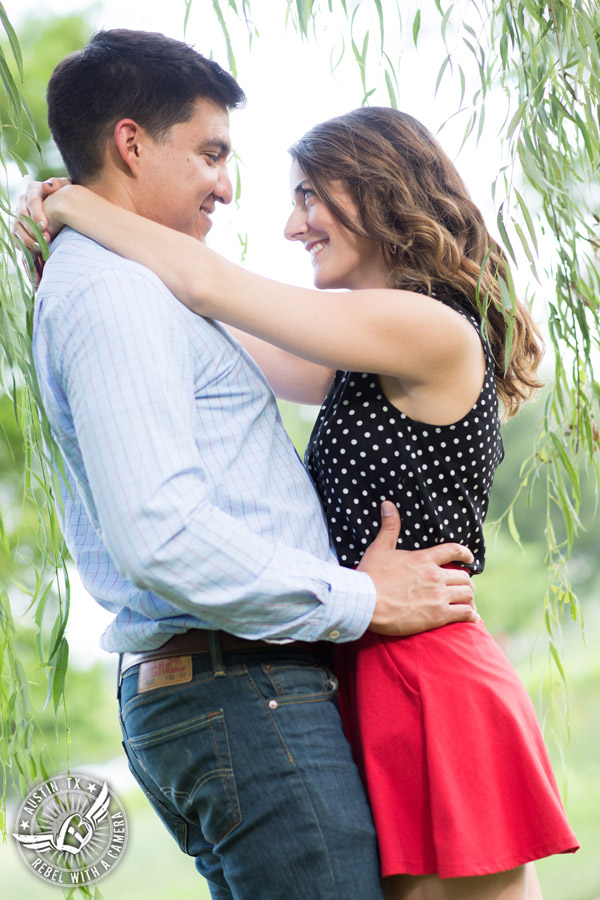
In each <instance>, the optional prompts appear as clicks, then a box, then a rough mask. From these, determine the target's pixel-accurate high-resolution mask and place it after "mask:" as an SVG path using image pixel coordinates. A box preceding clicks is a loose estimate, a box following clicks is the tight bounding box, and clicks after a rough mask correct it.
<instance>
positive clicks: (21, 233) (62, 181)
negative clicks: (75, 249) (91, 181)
mask: <svg viewBox="0 0 600 900" xmlns="http://www.w3.org/2000/svg"><path fill="white" fill-rule="evenodd" d="M68 184H71V182H70V181H69V179H68V178H58V177H57V178H50V179H49V180H48V181H30V182H29V184H28V185H27V188H26V190H25V193H24V194H21V196H20V197H19V200H18V202H17V216H18V218H17V219H16V221H15V225H14V227H13V234H14V235H15V237H17V238H19V239H20V240H21V241H23V243H24V244H25V246H26V247H27V249H28V250H33V251H39V249H40V244H39V240H38V235H36V232H35V230H34V229H33V227H32V223H35V225H36V227H37V228H38V229H39V231H40V232H41V233H42V237H43V238H44V240H45V241H46V242H49V241H51V240H52V238H55V237H56V235H57V234H58V233H59V231H60V230H61V228H62V223H59V222H55V221H53V220H52V217H51V216H48V214H47V210H46V209H45V207H44V200H46V198H47V197H49V196H50V195H51V194H55V193H56V192H57V191H59V190H60V189H61V188H63V187H65V186H66V185H68Z"/></svg>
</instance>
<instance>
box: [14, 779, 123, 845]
mask: <svg viewBox="0 0 600 900" xmlns="http://www.w3.org/2000/svg"><path fill="white" fill-rule="evenodd" d="M109 804H110V794H109V792H108V785H107V784H106V782H105V783H104V785H103V786H102V790H101V791H100V793H99V794H98V796H97V797H96V799H95V800H94V802H93V803H92V805H91V806H90V808H89V809H88V810H87V812H85V813H83V814H82V813H80V812H72V813H71V814H70V815H69V816H67V818H66V819H65V820H64V821H63V822H62V823H61V826H60V828H59V829H58V831H47V832H40V833H38V834H14V832H13V837H15V838H16V839H17V841H19V842H20V843H21V844H23V845H24V846H25V847H27V848H28V849H30V850H36V851H37V852H38V853H42V852H43V851H44V850H57V851H59V852H61V853H70V854H72V855H73V856H76V855H77V854H78V853H81V851H82V850H83V848H84V847H86V846H87V845H88V844H89V842H90V841H91V840H92V838H93V837H94V834H95V833H96V829H97V827H98V825H99V824H100V822H102V820H103V819H104V818H106V815H107V813H108V807H109Z"/></svg>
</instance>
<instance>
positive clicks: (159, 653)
mask: <svg viewBox="0 0 600 900" xmlns="http://www.w3.org/2000/svg"><path fill="white" fill-rule="evenodd" d="M211 634H212V635H213V640H214V638H215V636H216V637H217V640H218V641H219V643H220V647H221V650H224V651H226V650H242V651H244V652H248V651H256V650H260V651H262V652H264V651H265V650H266V651H273V652H275V653H290V651H294V650H303V651H306V652H308V653H312V654H313V656H320V657H327V656H329V655H330V654H331V651H332V647H331V645H330V644H328V643H327V641H315V642H314V643H312V642H310V641H290V642H288V643H287V644H271V643H268V642H267V641H249V640H246V639H245V638H241V637H236V636H235V635H234V634H228V633H227V632H226V631H213V632H210V631H205V630H203V629H192V630H191V631H183V632H181V634H176V635H174V636H173V637H172V638H169V640H168V641H167V642H166V644H163V645H162V646H161V647H156V648H155V649H154V650H141V651H139V652H138V653H132V652H125V653H122V654H121V660H120V671H121V674H123V672H126V671H127V669H131V667H132V666H137V665H139V664H140V663H144V662H150V661H151V660H153V659H167V658H168V657H170V656H183V655H186V654H193V653H210V650H211V647H210V635H211Z"/></svg>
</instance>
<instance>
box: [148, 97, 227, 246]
mask: <svg viewBox="0 0 600 900" xmlns="http://www.w3.org/2000/svg"><path fill="white" fill-rule="evenodd" d="M230 152H231V142H230V137H229V113H228V111H227V110H226V109H224V108H223V107H222V106H219V105H218V104H216V103H213V101H212V100H208V99H205V98H199V99H198V100H196V103H195V108H194V113H193V115H192V117H191V118H190V119H189V120H188V121H187V122H178V123H177V124H175V125H173V126H172V127H171V128H170V129H169V132H168V133H167V135H166V136H165V137H164V138H162V139H161V140H159V141H154V140H152V139H151V138H150V139H149V138H148V137H146V140H145V142H144V143H143V144H142V145H141V151H140V167H139V170H138V172H139V176H138V178H137V180H136V187H135V206H136V211H137V212H138V213H139V214H140V215H143V216H146V217H147V218H149V219H153V220H154V221H155V222H160V223H161V224H162V225H167V226H168V227H169V228H174V229H175V230H176V231H181V232H183V233H184V234H189V235H191V236H192V237H195V238H197V239H198V240H200V241H204V239H205V238H206V235H207V234H208V232H209V231H210V228H211V227H212V222H211V219H210V216H211V213H212V212H213V211H214V209H215V204H216V203H230V202H231V198H232V187H231V181H230V179H229V174H228V172H227V157H228V156H229V153H230Z"/></svg>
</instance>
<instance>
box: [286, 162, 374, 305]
mask: <svg viewBox="0 0 600 900" xmlns="http://www.w3.org/2000/svg"><path fill="white" fill-rule="evenodd" d="M290 184H291V190H292V202H293V204H294V209H293V211H292V214H291V216H290V217H289V219H288V221H287V224H286V226H285V236H286V238H287V239H288V240H289V241H301V242H302V243H303V244H304V249H305V250H307V251H308V252H309V253H310V258H311V262H312V265H313V270H314V275H313V280H314V283H315V286H316V287H318V288H321V289H333V288H346V289H348V290H357V289H358V288H379V287H386V275H387V271H388V269H387V265H386V263H385V260H384V258H383V254H382V252H381V244H380V243H379V242H378V241H370V240H368V239H367V238H364V237H361V236H360V235H358V234H355V233H354V232H353V231H349V229H348V228H346V226H345V225H342V223H341V222H340V221H339V219H336V217H335V216H334V214H333V213H332V212H331V211H330V210H329V209H328V208H327V206H326V205H325V203H323V201H322V200H321V199H320V198H319V197H318V196H317V194H316V193H315V191H314V190H313V185H312V184H311V182H310V180H309V179H308V178H307V177H306V175H305V174H304V172H303V171H302V169H301V168H300V166H299V165H298V163H297V162H296V161H295V160H294V162H293V163H292V171H291V178H290ZM329 189H330V192H331V195H332V197H333V198H334V199H335V201H336V203H337V204H338V205H339V206H340V208H341V209H343V210H344V212H345V213H347V215H348V217H349V218H350V219H353V220H356V221H358V219H359V216H358V210H357V209H356V206H355V204H354V202H353V200H352V198H351V197H350V195H349V194H348V191H347V190H346V189H345V188H343V187H342V186H341V185H339V184H336V183H335V182H334V183H332V184H331V185H330V186H329Z"/></svg>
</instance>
